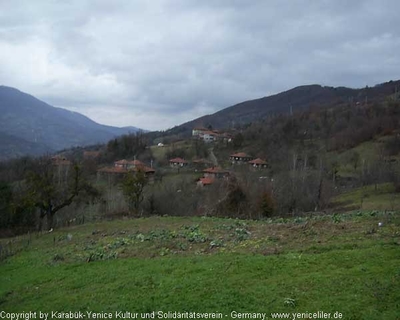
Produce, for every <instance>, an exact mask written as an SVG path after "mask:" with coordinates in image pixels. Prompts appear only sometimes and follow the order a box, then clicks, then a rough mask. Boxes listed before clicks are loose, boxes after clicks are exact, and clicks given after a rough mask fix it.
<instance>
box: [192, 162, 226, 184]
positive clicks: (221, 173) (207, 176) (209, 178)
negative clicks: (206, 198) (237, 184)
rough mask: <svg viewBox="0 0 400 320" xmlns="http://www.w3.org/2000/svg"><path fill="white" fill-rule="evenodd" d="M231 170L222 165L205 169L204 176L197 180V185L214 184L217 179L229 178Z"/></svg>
mask: <svg viewBox="0 0 400 320" xmlns="http://www.w3.org/2000/svg"><path fill="white" fill-rule="evenodd" d="M229 175H230V172H229V171H228V170H225V169H222V168H221V167H211V168H207V169H205V170H203V177H202V178H200V179H199V180H197V186H201V187H202V186H209V185H212V184H213V183H214V182H215V180H216V179H224V178H228V177H229Z"/></svg>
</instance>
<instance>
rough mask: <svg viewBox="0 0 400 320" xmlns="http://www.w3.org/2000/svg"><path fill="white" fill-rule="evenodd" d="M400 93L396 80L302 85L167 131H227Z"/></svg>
mask: <svg viewBox="0 0 400 320" xmlns="http://www.w3.org/2000/svg"><path fill="white" fill-rule="evenodd" d="M396 86H397V87H398V90H400V80H399V81H390V82H386V83H383V84H379V85H376V86H374V87H365V88H362V89H350V88H345V87H337V88H334V87H323V86H320V85H306V86H300V87H296V88H293V89H291V90H288V91H284V92H281V93H278V94H275V95H272V96H268V97H264V98H260V99H255V100H249V101H245V102H242V103H239V104H236V105H234V106H231V107H228V108H225V109H223V110H221V111H218V112H216V113H214V114H211V115H206V116H203V117H200V118H197V119H195V120H192V121H189V122H186V123H184V124H182V125H179V126H177V127H174V128H172V129H171V130H170V132H169V133H171V134H178V133H179V134H189V132H190V131H191V130H192V128H194V127H198V126H208V125H211V126H213V127H214V128H228V127H230V126H232V125H236V124H245V123H249V122H252V121H257V120H261V119H263V118H266V117H268V116H270V115H273V114H282V113H289V112H290V110H292V111H293V112H295V111H298V110H301V109H306V108H309V107H312V106H328V105H329V106H332V105H336V104H341V103H345V102H352V103H357V102H364V101H365V100H366V99H368V101H369V102H372V101H377V100H381V99H384V98H385V97H387V96H389V95H391V94H393V93H394V92H395V88H396Z"/></svg>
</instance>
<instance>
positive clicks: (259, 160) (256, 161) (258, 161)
mask: <svg viewBox="0 0 400 320" xmlns="http://www.w3.org/2000/svg"><path fill="white" fill-rule="evenodd" d="M249 163H250V164H267V161H264V160H262V159H260V158H257V159H254V160H251V161H249Z"/></svg>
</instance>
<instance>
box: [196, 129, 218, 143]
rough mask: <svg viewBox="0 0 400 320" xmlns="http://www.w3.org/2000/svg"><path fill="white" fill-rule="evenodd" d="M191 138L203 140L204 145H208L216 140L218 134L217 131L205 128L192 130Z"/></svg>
mask: <svg viewBox="0 0 400 320" xmlns="http://www.w3.org/2000/svg"><path fill="white" fill-rule="evenodd" d="M192 136H193V137H194V138H197V139H199V140H203V141H204V142H206V143H210V142H214V141H216V140H218V139H219V137H220V134H219V132H218V130H210V129H206V128H194V129H193V130H192Z"/></svg>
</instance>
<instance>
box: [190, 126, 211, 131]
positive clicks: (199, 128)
mask: <svg viewBox="0 0 400 320" xmlns="http://www.w3.org/2000/svg"><path fill="white" fill-rule="evenodd" d="M193 130H197V131H207V130H208V129H207V128H204V127H196V128H193Z"/></svg>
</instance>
